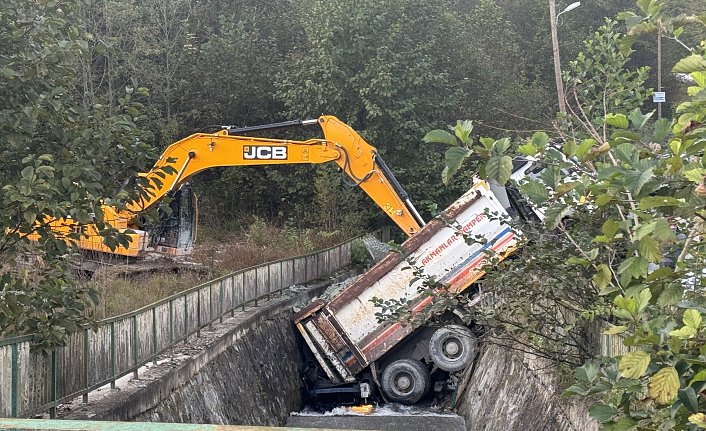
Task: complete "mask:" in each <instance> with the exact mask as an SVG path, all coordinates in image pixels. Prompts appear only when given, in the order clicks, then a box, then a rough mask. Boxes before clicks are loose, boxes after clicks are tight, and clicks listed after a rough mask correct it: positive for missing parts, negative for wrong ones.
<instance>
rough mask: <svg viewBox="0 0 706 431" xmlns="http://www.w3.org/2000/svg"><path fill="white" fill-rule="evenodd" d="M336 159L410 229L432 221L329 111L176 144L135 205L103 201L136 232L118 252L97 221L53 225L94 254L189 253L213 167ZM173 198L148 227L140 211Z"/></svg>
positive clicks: (107, 214) (106, 214)
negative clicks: (288, 132)
mask: <svg viewBox="0 0 706 431" xmlns="http://www.w3.org/2000/svg"><path fill="white" fill-rule="evenodd" d="M315 124H318V125H319V126H320V127H321V129H322V130H323V134H324V138H323V139H321V138H314V139H309V140H305V141H296V140H284V139H268V138H258V137H249V136H244V135H243V134H245V133H248V132H260V131H266V130H273V129H280V128H285V127H296V126H312V125H315ZM327 162H335V163H336V164H338V166H340V168H341V169H342V170H343V172H345V173H346V174H347V175H348V176H349V177H350V178H351V179H352V180H353V181H354V184H355V185H357V186H359V187H360V188H362V189H363V190H364V191H365V192H366V193H367V194H368V195H369V196H370V197H371V198H372V199H373V201H375V203H376V204H377V205H378V206H380V208H382V210H383V211H384V212H385V213H386V214H387V215H388V216H389V217H390V218H391V219H392V220H393V221H394V222H395V223H396V224H397V225H398V226H399V227H400V228H401V229H402V230H403V231H404V232H405V234H407V235H408V236H412V235H414V234H415V233H416V232H418V231H419V229H421V227H422V226H424V220H423V219H422V218H421V216H420V215H419V213H418V212H417V210H416V209H415V208H414V206H413V205H412V203H411V202H410V199H409V196H408V195H407V193H406V192H405V191H404V189H403V188H402V187H401V186H400V184H399V183H398V182H397V180H396V179H395V177H394V175H393V174H392V172H391V171H390V169H389V168H388V167H387V165H386V164H385V162H384V161H383V160H382V159H381V158H380V156H379V154H378V152H377V150H376V149H375V148H374V147H373V146H371V145H370V144H368V143H367V142H365V140H364V139H363V138H362V137H361V136H360V135H359V134H358V133H356V132H355V131H354V130H353V129H352V128H351V127H350V126H348V125H347V124H345V123H343V122H342V121H340V120H339V119H337V118H335V117H333V116H329V115H324V116H321V117H319V118H318V119H313V120H294V121H286V122H281V123H272V124H265V125H259V126H249V127H235V126H219V128H218V131H217V132H215V133H196V134H193V135H191V136H188V137H186V138H184V139H182V140H180V141H178V142H175V143H173V144H171V145H170V146H169V147H168V148H167V149H166V150H165V151H164V153H162V155H161V157H160V158H159V160H158V161H157V163H155V165H154V167H153V168H152V169H151V170H150V171H149V172H147V173H145V174H140V176H144V177H146V178H147V180H149V183H150V184H152V185H153V188H152V189H150V190H148V191H146V192H144V193H143V195H142V197H141V198H140V199H139V200H137V201H134V202H132V203H130V204H129V205H128V206H127V209H126V210H118V209H116V208H114V207H110V206H107V205H105V206H103V207H102V210H103V219H104V220H105V221H106V222H107V223H109V224H110V225H111V226H113V227H114V228H116V229H118V230H119V231H120V232H123V233H125V234H127V235H129V237H130V244H129V246H128V247H123V246H118V247H117V248H115V249H111V248H110V247H108V246H106V245H105V244H104V243H103V238H102V237H101V235H100V234H99V233H98V230H97V229H96V227H95V226H93V225H80V224H78V223H77V222H75V221H74V220H70V219H68V220H55V221H53V222H51V226H52V229H53V230H54V231H55V232H56V233H57V234H59V235H62V234H63V235H65V236H68V234H69V233H72V232H73V233H74V234H76V233H78V234H80V239H79V240H77V241H75V243H76V244H77V246H78V247H79V248H80V249H82V250H86V251H93V252H102V253H108V254H112V255H119V256H127V257H142V256H144V255H146V254H147V253H148V252H150V251H154V252H158V253H163V254H169V255H174V256H183V255H188V254H189V253H191V251H192V248H193V243H194V240H195V238H196V232H197V227H196V222H197V211H196V197H195V195H194V194H193V192H191V188H190V186H189V184H188V183H187V180H188V179H189V178H190V177H191V176H193V175H194V174H196V173H198V172H201V171H203V170H205V169H209V168H215V167H224V166H242V165H250V166H251V165H281V164H295V163H296V164H304V163H306V164H315V163H327ZM167 195H171V196H172V197H173V200H172V202H171V203H170V206H171V208H172V212H171V215H170V216H169V217H166V218H164V219H163V220H161V222H160V223H159V224H158V225H157V226H153V227H152V228H151V229H140V228H139V227H141V226H140V225H139V224H138V223H136V221H137V220H138V219H139V215H140V213H142V212H143V211H145V210H147V209H148V208H150V207H152V206H154V205H156V204H157V203H158V202H160V200H162V199H163V198H164V197H165V196H167Z"/></svg>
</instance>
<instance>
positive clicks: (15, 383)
mask: <svg viewBox="0 0 706 431" xmlns="http://www.w3.org/2000/svg"><path fill="white" fill-rule="evenodd" d="M11 355H12V357H11V361H12V375H11V377H10V380H11V384H12V389H11V390H10V392H11V395H10V398H11V399H10V405H11V409H10V416H12V417H13V418H16V417H17V413H18V412H17V398H18V395H19V394H18V392H19V391H20V388H19V383H20V382H19V378H18V375H19V372H18V368H19V351H18V349H17V343H13V344H12V353H11Z"/></svg>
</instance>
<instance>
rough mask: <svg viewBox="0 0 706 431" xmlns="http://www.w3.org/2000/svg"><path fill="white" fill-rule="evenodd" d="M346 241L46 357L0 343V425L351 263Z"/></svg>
mask: <svg viewBox="0 0 706 431" xmlns="http://www.w3.org/2000/svg"><path fill="white" fill-rule="evenodd" d="M353 241H354V240H350V241H348V242H345V243H342V244H339V245H336V246H334V247H331V248H328V249H326V250H321V251H318V252H315V253H310V254H307V255H304V256H299V257H294V258H289V259H282V260H278V261H275V262H269V263H266V264H263V265H260V266H255V267H251V268H247V269H244V270H241V271H237V272H234V273H232V274H229V275H225V276H223V277H220V278H217V279H215V280H211V281H209V282H207V283H204V284H201V285H199V286H195V287H192V288H190V289H188V290H185V291H183V292H180V293H177V294H175V295H172V296H170V297H168V298H165V299H163V300H161V301H159V302H156V303H154V304H151V305H148V306H146V307H143V308H141V309H139V310H136V311H134V312H131V313H126V314H123V315H121V316H117V317H113V318H110V319H105V320H102V321H100V322H99V323H98V327H97V330H95V331H94V330H92V329H91V328H89V327H85V328H83V329H82V330H80V331H77V332H74V333H72V334H70V335H69V336H68V339H67V343H66V345H65V346H63V347H59V348H56V349H54V350H52V351H51V352H50V353H49V354H46V353H41V352H35V351H34V350H32V349H31V348H30V346H31V344H30V340H31V336H23V337H14V338H8V339H3V340H0V417H28V416H31V415H33V414H36V413H40V412H46V411H47V410H49V411H50V414H51V416H52V417H54V415H55V409H56V406H57V405H58V404H61V403H63V402H66V401H68V400H71V399H73V398H75V397H77V396H79V395H82V396H83V400H84V402H88V394H89V393H90V392H91V391H93V390H95V389H97V388H100V387H102V386H105V385H107V384H111V386H113V387H114V385H115V380H116V379H119V378H120V377H123V376H125V375H127V374H130V373H133V374H135V376H136V375H137V372H138V370H139V368H140V367H141V366H143V365H145V364H146V363H148V362H150V361H152V360H156V358H157V356H158V355H160V354H161V353H163V352H164V351H166V350H168V349H170V348H171V347H173V346H174V345H176V344H177V343H179V342H181V341H184V340H186V339H187V338H188V337H189V336H192V335H193V334H197V335H198V333H199V332H200V331H201V329H203V328H204V327H206V326H209V325H210V324H212V323H213V322H215V321H216V320H220V321H223V318H224V317H225V316H226V315H228V314H230V315H231V316H232V315H234V314H235V311H236V310H237V309H239V308H241V309H243V310H244V309H245V307H246V306H247V305H248V304H254V305H255V306H257V304H258V301H260V300H262V299H265V298H266V299H269V298H270V296H271V295H273V294H277V293H280V292H282V291H283V290H285V289H287V288H288V287H290V286H292V285H295V284H302V283H306V282H308V281H311V280H315V279H317V278H319V277H321V276H324V275H328V274H331V273H333V272H335V271H337V270H339V269H341V268H343V267H345V266H348V265H349V264H350V263H351V244H352V243H353Z"/></svg>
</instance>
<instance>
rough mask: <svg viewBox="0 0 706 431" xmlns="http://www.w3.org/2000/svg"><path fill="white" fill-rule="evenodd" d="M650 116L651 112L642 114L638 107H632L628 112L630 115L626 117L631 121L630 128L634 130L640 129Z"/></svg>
mask: <svg viewBox="0 0 706 431" xmlns="http://www.w3.org/2000/svg"><path fill="white" fill-rule="evenodd" d="M651 117H652V112H649V113H647V114H646V115H643V114H642V112H640V109H639V108H635V109H633V110H632V112H630V115H628V118H629V119H630V122H631V123H632V128H633V129H635V130H641V129H642V128H643V127H644V126H645V124H646V123H647V121H649V119H650V118H651Z"/></svg>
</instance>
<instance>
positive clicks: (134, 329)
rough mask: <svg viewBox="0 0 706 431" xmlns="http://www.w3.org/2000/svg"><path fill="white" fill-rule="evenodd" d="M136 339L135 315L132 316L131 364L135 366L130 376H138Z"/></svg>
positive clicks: (137, 344)
mask: <svg viewBox="0 0 706 431" xmlns="http://www.w3.org/2000/svg"><path fill="white" fill-rule="evenodd" d="M139 346H140V345H139V343H138V339H137V315H136V314H135V315H133V316H132V365H133V366H134V367H135V371H133V372H132V377H134V378H138V368H139V367H138V366H137V358H138V357H139V355H138V349H139V348H140V347H139Z"/></svg>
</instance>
